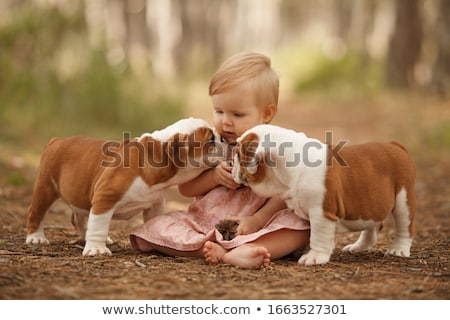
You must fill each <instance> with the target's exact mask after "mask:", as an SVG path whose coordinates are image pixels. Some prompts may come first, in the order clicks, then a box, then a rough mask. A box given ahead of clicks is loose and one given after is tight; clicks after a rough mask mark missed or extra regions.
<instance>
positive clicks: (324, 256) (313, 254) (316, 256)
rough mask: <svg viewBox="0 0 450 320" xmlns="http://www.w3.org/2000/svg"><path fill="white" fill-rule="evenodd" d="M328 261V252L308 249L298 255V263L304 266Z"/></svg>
mask: <svg viewBox="0 0 450 320" xmlns="http://www.w3.org/2000/svg"><path fill="white" fill-rule="evenodd" d="M328 261H330V255H329V254H328V253H324V252H319V251H314V250H310V251H309V252H308V253H306V254H304V255H302V256H301V257H300V259H299V260H298V263H299V264H304V265H306V266H312V265H315V264H325V263H327V262H328Z"/></svg>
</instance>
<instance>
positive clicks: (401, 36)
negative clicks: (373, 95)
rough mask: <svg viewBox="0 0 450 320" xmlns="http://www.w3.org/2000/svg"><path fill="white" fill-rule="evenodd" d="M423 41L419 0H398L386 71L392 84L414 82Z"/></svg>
mask: <svg viewBox="0 0 450 320" xmlns="http://www.w3.org/2000/svg"><path fill="white" fill-rule="evenodd" d="M421 43H422V21H421V16H420V13H419V6H418V0H396V20H395V26H394V32H393V35H392V38H391V41H390V45H389V52H388V60H387V72H386V76H387V83H388V84H389V85H390V86H393V87H397V88H402V87H409V86H411V85H412V84H413V82H414V67H415V65H416V63H417V61H418V60H419V56H420V49H421Z"/></svg>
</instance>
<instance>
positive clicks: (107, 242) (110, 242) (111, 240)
mask: <svg viewBox="0 0 450 320" xmlns="http://www.w3.org/2000/svg"><path fill="white" fill-rule="evenodd" d="M113 243H114V241H113V239H111V238H110V237H107V238H106V244H113Z"/></svg>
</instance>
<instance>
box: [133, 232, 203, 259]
mask: <svg viewBox="0 0 450 320" xmlns="http://www.w3.org/2000/svg"><path fill="white" fill-rule="evenodd" d="M135 242H136V245H137V247H138V248H139V250H140V251H144V252H148V251H158V252H161V253H163V254H166V255H168V256H172V257H194V258H203V257H204V255H203V248H200V249H198V250H195V251H180V250H176V249H172V248H168V247H164V246H159V245H156V244H153V243H152V244H150V243H149V242H147V241H146V240H144V239H141V238H139V237H136V238H135Z"/></svg>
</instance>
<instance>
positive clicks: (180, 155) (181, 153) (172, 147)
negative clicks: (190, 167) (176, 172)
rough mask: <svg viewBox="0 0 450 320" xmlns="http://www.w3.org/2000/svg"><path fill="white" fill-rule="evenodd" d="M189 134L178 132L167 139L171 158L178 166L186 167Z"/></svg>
mask: <svg viewBox="0 0 450 320" xmlns="http://www.w3.org/2000/svg"><path fill="white" fill-rule="evenodd" d="M188 136H189V135H188V134H186V133H176V134H174V135H173V136H172V137H171V138H170V139H169V140H168V141H167V149H168V150H167V154H168V156H169V159H170V160H171V161H172V162H173V164H174V165H175V166H177V167H178V168H184V167H186V160H187V153H188Z"/></svg>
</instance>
